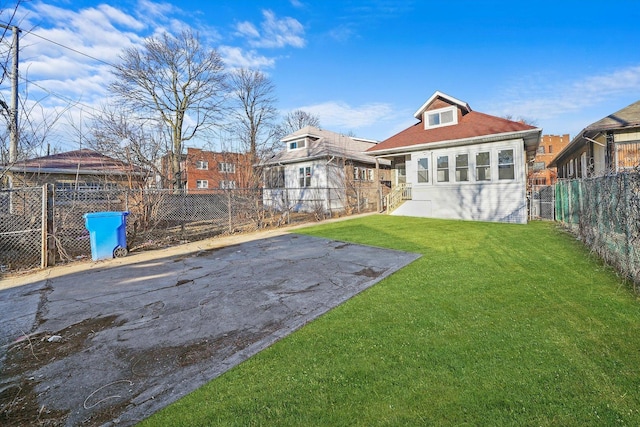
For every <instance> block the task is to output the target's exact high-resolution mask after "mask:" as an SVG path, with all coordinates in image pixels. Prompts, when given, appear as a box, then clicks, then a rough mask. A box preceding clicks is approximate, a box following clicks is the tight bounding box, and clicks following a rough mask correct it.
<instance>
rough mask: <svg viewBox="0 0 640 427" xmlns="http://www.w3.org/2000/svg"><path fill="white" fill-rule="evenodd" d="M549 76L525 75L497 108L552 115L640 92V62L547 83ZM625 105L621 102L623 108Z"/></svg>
mask: <svg viewBox="0 0 640 427" xmlns="http://www.w3.org/2000/svg"><path fill="white" fill-rule="evenodd" d="M546 80H547V79H544V76H526V77H524V78H521V79H520V80H519V81H518V82H517V83H515V84H513V83H512V85H511V86H509V87H508V88H507V89H506V90H505V91H504V92H503V94H502V95H501V97H502V99H505V100H507V101H506V102H504V103H501V104H497V105H495V106H494V108H493V109H494V110H496V111H497V112H498V113H497V114H500V115H504V114H511V115H513V116H522V117H527V118H533V119H550V118H554V117H557V116H558V115H562V114H570V113H573V112H576V111H580V110H583V109H585V108H589V107H593V106H596V105H597V104H599V103H601V102H603V101H605V100H610V99H611V98H612V97H618V96H622V95H628V94H630V93H636V94H638V95H640V66H632V67H627V68H623V69H618V70H613V71H610V72H608V73H602V74H597V75H593V76H586V77H583V78H581V79H579V80H575V81H568V82H567V81H563V82H561V83H555V84H547V83H546ZM548 80H549V81H557V79H548ZM625 106H626V105H621V106H620V108H622V107H625ZM587 124H588V123H587ZM585 125H586V124H585Z"/></svg>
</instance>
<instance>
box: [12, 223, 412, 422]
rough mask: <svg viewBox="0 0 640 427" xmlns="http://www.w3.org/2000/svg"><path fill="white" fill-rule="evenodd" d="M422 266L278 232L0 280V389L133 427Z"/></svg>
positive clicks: (72, 415) (81, 416)
mask: <svg viewBox="0 0 640 427" xmlns="http://www.w3.org/2000/svg"><path fill="white" fill-rule="evenodd" d="M252 237H253V239H252ZM416 258H418V255H416V254H408V253H404V252H398V251H391V250H386V249H380V248H374V247H368V246H361V245H353V244H349V243H344V242H338V241H331V240H325V239H320V238H314V237H308V236H304V235H296V234H287V233H284V232H281V231H280V232H278V231H276V232H272V233H267V234H265V233H261V234H260V235H255V236H246V235H245V236H243V237H242V238H241V241H237V242H235V243H234V242H233V241H230V240H226V241H223V239H211V240H207V241H203V242H196V243H192V244H189V245H183V246H181V247H177V248H169V249H167V250H161V251H153V252H148V253H141V254H137V255H131V256H129V257H126V258H119V259H114V260H108V261H102V262H98V263H91V264H89V263H83V265H71V266H68V267H63V268H57V269H50V270H48V271H46V272H39V273H36V274H32V275H28V276H22V277H14V278H12V279H10V280H3V281H1V282H0V319H1V326H0V346H1V347H0V348H1V349H2V352H1V353H0V360H2V365H0V367H1V368H2V371H3V372H2V374H3V375H2V380H1V381H0V391H2V392H3V393H5V394H7V395H9V396H11V394H12V393H14V392H16V393H17V391H18V390H24V392H22V393H23V394H24V393H27V394H28V395H29V398H31V399H33V400H34V401H35V402H34V404H33V405H32V406H33V407H34V408H36V409H35V410H37V408H40V419H43V418H47V417H48V418H50V419H57V420H58V421H62V422H63V423H66V425H79V424H83V423H86V424H88V425H101V424H107V425H110V424H111V423H113V424H118V425H132V424H135V423H136V422H138V421H140V420H142V419H144V418H146V417H148V416H149V415H151V414H152V413H153V412H155V411H157V410H158V409H160V408H162V407H164V406H166V405H168V404H169V403H171V402H173V401H175V400H177V399H178V398H180V397H182V396H184V395H185V394H187V393H189V392H191V391H193V390H195V389H196V388H198V387H200V386H202V385H203V384H205V383H206V382H208V381H210V380H211V379H213V378H215V377H217V376H218V375H220V374H221V373H223V372H225V371H226V370H228V369H229V368H231V367H233V366H235V365H237V364H238V363H240V362H242V361H243V360H246V359H247V358H248V357H250V356H252V355H254V354H255V353H257V352H258V351H260V350H262V349H264V348H266V347H267V346H269V345H271V344H272V343H274V342H275V341H277V340H279V339H281V338H282V337H284V336H286V335H288V334H289V333H291V332H292V331H294V330H296V329H298V328H300V327H301V326H303V325H304V324H306V323H307V322H309V321H311V320H313V319H314V318H316V317H318V316H320V315H321V314H323V313H325V312H326V311H328V310H330V309H331V308H333V307H335V306H337V305H338V304H340V303H342V302H344V301H345V300H347V299H349V298H351V297H352V296H354V295H356V294H357V293H359V292H361V291H363V290H364V289H366V288H368V287H370V286H372V285H373V284H374V283H376V282H378V281H379V280H381V279H382V278H384V277H386V276H388V275H389V274H391V273H393V272H394V271H396V270H397V269H399V268H401V267H403V266H405V265H406V264H408V263H410V262H412V261H413V260H415V259H416ZM50 341H51V342H50ZM30 353H31V354H30ZM32 355H33V357H35V359H34V358H32V357H31V356H32ZM38 356H39V357H38ZM31 359H33V360H31ZM29 360H30V361H29ZM42 408H44V410H43V409H42ZM25 410H28V408H27V409H25ZM18 415H20V414H19V413H16V416H18ZM34 419H35V418H34Z"/></svg>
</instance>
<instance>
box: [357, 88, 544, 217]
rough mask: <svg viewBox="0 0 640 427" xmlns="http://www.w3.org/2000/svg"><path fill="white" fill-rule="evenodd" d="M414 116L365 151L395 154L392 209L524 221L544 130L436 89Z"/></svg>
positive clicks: (405, 212) (384, 156) (402, 212)
mask: <svg viewBox="0 0 640 427" xmlns="http://www.w3.org/2000/svg"><path fill="white" fill-rule="evenodd" d="M414 117H415V118H416V119H417V120H419V122H418V123H416V124H415V125H413V126H411V127H409V128H407V129H405V130H403V131H402V132H400V133H398V134H396V135H394V136H392V137H391V138H389V139H386V140H385V141H382V142H381V143H379V144H378V145H376V146H375V147H372V148H370V149H369V150H368V152H367V154H369V155H371V156H375V157H376V158H377V159H387V160H391V161H392V167H393V170H394V179H393V184H394V188H393V190H392V193H391V194H390V195H389V197H388V198H387V204H388V206H387V209H388V212H392V213H393V214H395V215H408V216H423V217H434V218H453V219H465V220H482V221H502V222H514V223H526V221H527V198H526V177H527V162H529V161H531V160H533V158H534V156H535V153H536V150H537V149H538V144H539V141H540V134H541V129H539V128H536V127H534V126H530V125H527V124H524V123H521V122H514V121H511V120H507V119H503V118H500V117H495V116H490V115H488V114H483V113H479V112H476V111H472V110H471V107H470V106H469V105H468V104H467V103H466V102H463V101H460V100H458V99H456V98H453V97H451V96H449V95H446V94H444V93H441V92H439V91H436V92H435V93H434V94H433V95H432V96H431V97H430V98H429V99H428V100H427V101H426V102H425V103H424V104H423V105H422V106H421V107H420V108H419V109H418V111H416V113H415V114H414ZM396 200H400V202H402V201H403V200H404V202H403V203H402V204H401V205H399V206H397V203H396Z"/></svg>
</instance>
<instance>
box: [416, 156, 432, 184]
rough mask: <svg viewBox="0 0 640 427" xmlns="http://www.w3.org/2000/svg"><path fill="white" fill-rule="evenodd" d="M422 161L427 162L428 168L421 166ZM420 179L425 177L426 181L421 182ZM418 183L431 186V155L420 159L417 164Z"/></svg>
mask: <svg viewBox="0 0 640 427" xmlns="http://www.w3.org/2000/svg"><path fill="white" fill-rule="evenodd" d="M421 160H424V161H425V162H426V167H422V166H421ZM420 177H424V179H425V180H424V181H421V180H420ZM416 182H417V183H418V184H429V155H428V154H427V155H426V156H425V157H419V158H418V161H417V162H416Z"/></svg>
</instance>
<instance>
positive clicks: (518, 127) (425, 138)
mask: <svg viewBox="0 0 640 427" xmlns="http://www.w3.org/2000/svg"><path fill="white" fill-rule="evenodd" d="M533 129H536V127H535V126H530V125H527V124H524V123H521V122H514V121H511V120H507V119H503V118H500V117H496V116H491V115H489V114H484V113H479V112H477V111H471V112H469V113H467V114H465V115H464V116H462V117H461V118H460V119H459V121H458V124H456V125H451V126H442V127H437V128H433V129H425V128H424V124H423V122H418V123H416V124H415V125H413V126H411V127H409V128H407V129H405V130H403V131H402V132H400V133H398V134H396V135H394V136H392V137H390V138H388V139H386V140H384V141H382V142H381V143H379V144H377V145H376V146H374V147H372V148H370V149H369V150H367V152H371V153H375V152H376V151H383V150H393V149H397V148H403V147H411V146H414V145H420V144H429V143H434V142H445V141H455V140H459V139H468V138H477V137H483V136H489V135H496V134H502V133H511V132H520V131H527V130H533Z"/></svg>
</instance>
